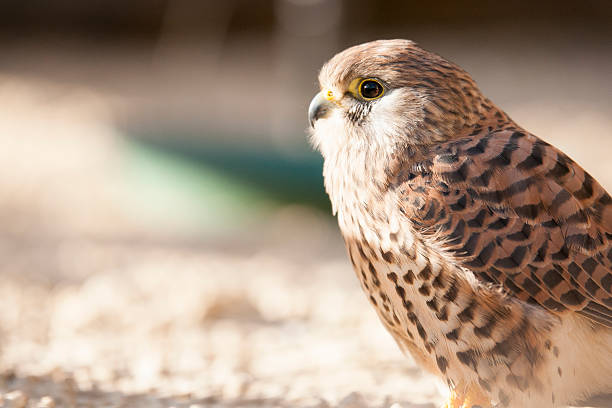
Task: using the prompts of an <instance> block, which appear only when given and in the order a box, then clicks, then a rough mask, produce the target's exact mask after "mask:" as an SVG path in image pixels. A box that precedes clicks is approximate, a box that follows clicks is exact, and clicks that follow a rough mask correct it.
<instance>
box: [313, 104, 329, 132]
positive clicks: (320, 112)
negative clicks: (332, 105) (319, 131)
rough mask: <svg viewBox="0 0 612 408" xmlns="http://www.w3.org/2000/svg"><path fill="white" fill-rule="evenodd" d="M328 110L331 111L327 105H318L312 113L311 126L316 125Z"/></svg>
mask: <svg viewBox="0 0 612 408" xmlns="http://www.w3.org/2000/svg"><path fill="white" fill-rule="evenodd" d="M327 111H329V107H328V106H327V105H317V106H316V107H315V108H314V109H313V111H312V113H311V115H310V126H311V127H314V124H315V122H316V121H317V120H319V119H320V118H322V117H323V116H325V114H326V113H327Z"/></svg>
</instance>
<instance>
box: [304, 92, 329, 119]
mask: <svg viewBox="0 0 612 408" xmlns="http://www.w3.org/2000/svg"><path fill="white" fill-rule="evenodd" d="M332 107H333V104H332V103H331V102H330V100H329V98H326V97H325V95H324V93H323V92H322V91H321V92H319V93H318V94H316V95H315V96H314V98H312V101H311V102H310V106H309V107H308V121H309V122H310V127H314V124H315V122H316V121H317V120H318V119H321V118H324V117H325V116H327V114H328V112H329V111H330V109H331V108H332Z"/></svg>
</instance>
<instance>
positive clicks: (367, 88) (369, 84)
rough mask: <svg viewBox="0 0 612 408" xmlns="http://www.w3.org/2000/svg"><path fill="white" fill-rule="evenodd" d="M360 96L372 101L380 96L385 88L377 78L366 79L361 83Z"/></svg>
mask: <svg viewBox="0 0 612 408" xmlns="http://www.w3.org/2000/svg"><path fill="white" fill-rule="evenodd" d="M358 89H359V96H361V97H362V98H363V99H365V100H366V101H370V100H372V99H377V98H380V97H381V96H382V95H383V93H384V91H385V89H384V88H383V86H382V85H381V84H380V82H378V81H377V80H375V79H364V80H363V81H361V83H360V84H359V88H358Z"/></svg>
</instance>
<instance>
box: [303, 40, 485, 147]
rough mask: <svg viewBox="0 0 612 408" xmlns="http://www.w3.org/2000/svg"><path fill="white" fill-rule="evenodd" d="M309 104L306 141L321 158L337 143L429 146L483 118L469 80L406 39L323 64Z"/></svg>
mask: <svg viewBox="0 0 612 408" xmlns="http://www.w3.org/2000/svg"><path fill="white" fill-rule="evenodd" d="M319 85H320V89H321V91H320V92H319V93H318V94H316V95H315V97H314V98H313V100H312V102H311V103H310V107H309V112H308V115H309V120H310V126H311V133H312V140H313V143H314V145H315V146H316V147H317V148H318V149H319V150H320V151H321V153H322V154H323V156H324V157H326V158H327V157H329V156H330V155H333V154H335V153H338V152H339V151H340V150H341V149H342V148H346V147H347V146H352V147H354V148H360V149H367V148H378V149H381V148H382V149H384V150H385V151H393V150H394V149H396V148H397V146H398V145H404V146H405V145H427V144H432V143H437V142H440V141H444V140H448V139H450V138H451V137H453V135H454V134H456V133H457V130H459V129H461V128H465V127H467V126H471V125H473V124H475V123H476V122H477V121H478V119H479V117H482V116H483V112H484V108H483V106H482V105H483V103H484V102H485V98H484V97H483V96H482V94H481V93H480V91H479V90H478V88H477V87H476V85H475V83H474V81H473V80H472V78H471V77H470V76H469V75H468V74H467V73H466V72H465V71H463V70H462V69H461V68H459V67H458V66H456V65H455V64H452V63H450V62H448V61H446V60H445V59H443V58H442V57H440V56H438V55H436V54H433V53H430V52H428V51H425V50H423V49H421V48H420V47H418V46H417V45H416V44H415V43H413V42H411V41H407V40H380V41H373V42H369V43H365V44H361V45H357V46H354V47H351V48H348V49H346V50H344V51H342V52H340V53H339V54H336V55H335V56H334V57H333V58H332V59H331V60H329V61H328V62H327V63H326V64H325V65H324V66H323V68H322V69H321V72H320V74H319Z"/></svg>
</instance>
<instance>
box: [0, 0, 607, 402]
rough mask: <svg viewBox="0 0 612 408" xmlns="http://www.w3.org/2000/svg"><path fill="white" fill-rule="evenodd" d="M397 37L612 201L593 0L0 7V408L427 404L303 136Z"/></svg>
mask: <svg viewBox="0 0 612 408" xmlns="http://www.w3.org/2000/svg"><path fill="white" fill-rule="evenodd" d="M396 37H400V38H409V39H412V40H414V41H416V42H418V43H419V44H420V45H422V46H423V47H424V48H426V49H429V50H432V51H435V52H437V53H439V54H441V55H443V56H445V57H446V58H448V59H450V60H452V61H454V62H456V63H458V64H459V65H461V66H462V67H463V68H465V69H466V70H467V71H468V72H470V73H471V74H472V76H473V77H474V78H475V79H476V81H477V82H478V84H479V85H480V87H481V89H482V90H483V92H484V93H485V94H486V95H487V96H488V97H490V98H491V99H492V100H493V101H494V102H496V103H497V104H498V105H499V106H501V107H502V108H503V109H504V110H506V112H508V113H509V115H510V116H511V117H512V118H513V119H514V120H515V121H517V122H518V123H519V124H521V125H522V126H524V127H525V128H527V129H529V130H530V131H531V132H533V133H535V134H536V135H538V136H540V137H542V138H543V139H545V140H547V141H549V142H551V143H553V144H555V145H557V146H558V147H560V148H561V149H562V150H564V151H566V152H567V153H568V154H569V155H570V156H571V157H573V158H574V159H575V160H576V161H578V162H579V163H580V164H581V165H583V166H584V167H585V168H586V169H587V170H588V171H589V172H591V174H593V175H594V176H595V177H596V178H597V179H598V180H600V182H602V184H604V186H605V187H606V188H607V189H608V190H612V162H611V161H610V158H609V156H610V151H611V149H612V131H611V129H612V115H611V113H612V111H611V110H612V109H611V108H612V106H611V95H612V75H611V73H612V3H611V2H610V1H607V0H585V1H581V2H573V1H562V0H557V1H541V2H535V1H529V2H527V1H505V2H490V1H484V0H471V1H464V2H456V1H451V0H440V1H437V2H433V3H432V2H429V3H428V2H415V1H400V0H393V1H385V2H379V1H375V0H274V1H273V0H257V1H255V0H253V1H246V0H226V1H211V0H200V1H196V0H147V1H144V0H132V1H129V2H125V1H118V0H106V1H100V0H89V1H74V0H56V1H54V2H47V1H43V0H30V1H17V0H4V1H2V3H1V4H0V101H2V103H1V104H0V220H1V225H2V228H0V254H1V259H2V261H1V262H0V274H1V277H2V279H1V280H0V299H2V303H1V304H2V307H1V308H0V392H1V393H2V395H1V396H0V399H1V401H0V402H2V403H3V404H5V405H6V406H21V407H25V406H31V407H35V406H40V407H43V406H53V405H56V406H95V407H98V406H147V407H149V406H159V407H169V406H176V407H179V406H181V407H182V406H185V407H196V406H213V405H215V406H257V407H259V406H304V407H306V406H308V407H315V406H316V407H327V406H342V407H345V408H346V407H361V406H363V407H365V406H377V407H387V406H391V405H392V404H394V403H397V404H399V405H400V406H401V407H404V408H409V407H433V406H435V405H434V404H438V403H439V402H440V401H441V400H442V398H443V396H442V395H441V394H440V393H439V392H438V389H437V388H436V386H435V384H434V381H433V379H432V378H431V377H428V376H426V375H425V374H423V373H422V372H421V371H420V370H419V369H418V368H416V366H415V365H414V363H413V362H412V361H411V360H410V359H404V358H402V356H401V355H400V352H399V351H398V350H397V347H396V346H395V344H394V343H393V341H392V340H391V338H390V336H389V335H387V334H386V333H385V332H384V330H383V328H382V326H381V325H380V324H379V323H378V321H377V318H376V316H375V314H374V312H373V310H370V307H369V306H368V305H367V303H366V300H365V297H364V296H362V294H361V293H360V289H359V287H358V284H357V280H356V279H355V278H354V276H353V272H352V271H351V268H350V267H349V265H348V261H347V260H346V257H345V253H344V247H343V243H342V241H341V238H340V235H339V233H338V232H337V227H336V225H335V220H334V219H333V218H332V217H331V214H330V208H329V205H328V201H327V197H326V195H325V193H324V190H323V185H322V177H321V165H322V159H321V157H320V156H319V155H318V153H316V152H313V151H312V149H311V148H310V146H309V145H308V141H307V136H306V129H307V118H306V110H307V106H308V104H309V102H310V99H311V98H312V96H313V95H314V93H315V92H317V90H318V87H317V83H316V77H317V73H318V69H319V68H320V66H321V65H322V63H323V62H324V61H326V60H327V59H329V58H330V57H331V56H332V55H333V54H334V53H336V52H338V51H340V50H342V49H343V48H345V47H347V46H350V45H354V44H357V43H360V42H363V41H368V40H373V39H379V38H396ZM10 404H13V405H10ZM396 408H397V407H396Z"/></svg>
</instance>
